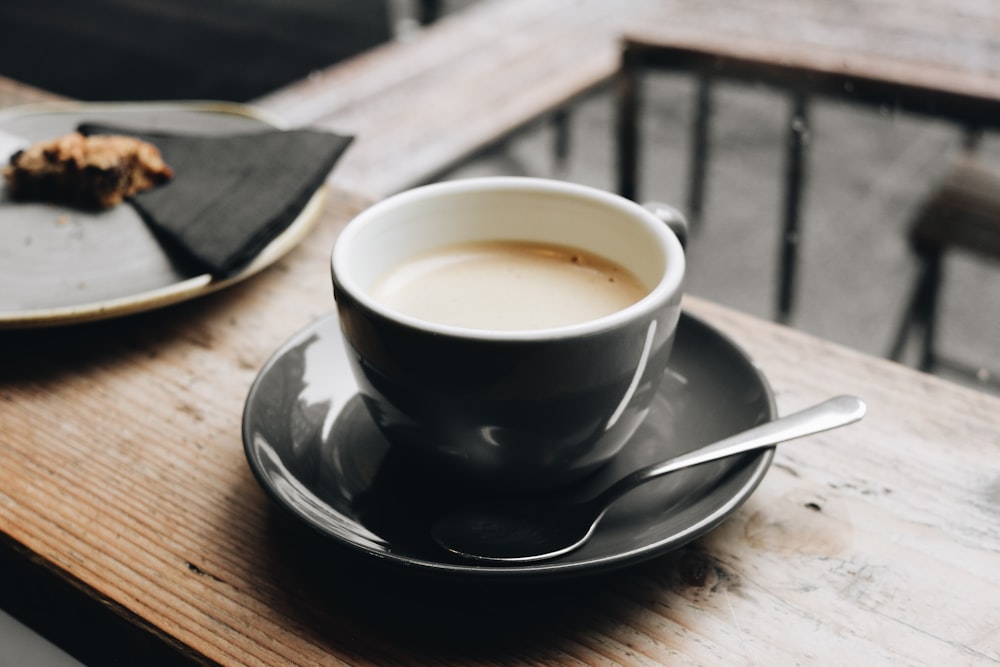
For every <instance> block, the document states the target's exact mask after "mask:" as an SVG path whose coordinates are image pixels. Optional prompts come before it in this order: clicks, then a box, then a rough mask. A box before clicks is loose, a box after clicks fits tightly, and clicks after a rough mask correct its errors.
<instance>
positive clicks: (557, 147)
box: [552, 109, 571, 176]
mask: <svg viewBox="0 0 1000 667" xmlns="http://www.w3.org/2000/svg"><path fill="white" fill-rule="evenodd" d="M570 129H571V128H570V112H569V110H568V109H559V110H557V111H556V112H555V113H553V114H552V131H553V136H552V157H553V163H552V167H553V168H552V171H553V173H554V175H556V176H562V175H565V174H566V170H567V169H568V167H569V150H570V139H571V137H570Z"/></svg>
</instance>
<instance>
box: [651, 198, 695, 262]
mask: <svg viewBox="0 0 1000 667" xmlns="http://www.w3.org/2000/svg"><path fill="white" fill-rule="evenodd" d="M642 207H643V208H645V209H646V210H647V211H649V212H650V213H652V214H653V215H655V216H656V217H657V218H659V219H660V220H662V221H663V223H664V224H665V225H666V226H667V227H669V228H670V231H672V232H673V233H674V235H675V236H676V237H677V240H678V241H680V242H681V247H682V248H684V249H685V250H687V240H688V221H687V218H685V217H684V214H683V213H681V212H680V211H679V210H677V209H676V208H674V207H673V206H671V205H670V204H664V203H662V202H657V201H654V202H648V203H645V204H643V205H642Z"/></svg>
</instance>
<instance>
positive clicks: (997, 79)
mask: <svg viewBox="0 0 1000 667" xmlns="http://www.w3.org/2000/svg"><path fill="white" fill-rule="evenodd" d="M623 39H624V43H623V53H622V62H621V70H620V72H619V76H618V79H617V86H616V90H617V108H618V128H617V137H618V142H617V151H618V158H617V166H618V175H617V177H618V191H619V192H620V193H621V194H622V195H624V196H626V197H629V198H632V199H635V198H637V197H638V196H639V193H638V185H637V184H638V169H639V162H640V158H639V152H640V147H641V141H640V136H639V115H640V109H639V107H640V100H641V94H640V90H639V88H640V84H641V74H642V73H643V72H644V71H646V70H648V69H651V68H655V69H660V70H667V71H675V72H684V73H690V74H692V75H694V76H696V77H698V78H699V79H700V85H699V88H698V93H697V95H696V111H695V122H694V126H693V128H692V132H691V134H692V147H693V151H692V157H691V168H690V171H691V179H690V181H689V194H688V197H689V198H688V212H689V213H690V214H692V217H693V218H694V220H695V221H697V218H698V216H699V214H700V211H701V208H702V200H703V197H704V189H705V188H704V180H705V178H706V174H707V173H708V167H707V162H708V152H709V146H708V144H709V141H708V134H709V124H708V118H709V116H710V114H711V92H710V87H711V85H712V84H713V83H714V82H717V81H727V80H728V81H740V82H752V83H756V84H763V85H766V86H768V87H771V88H774V89H776V90H778V91H781V92H782V93H783V94H787V96H788V98H789V120H788V123H787V128H788V129H787V139H786V148H785V150H786V161H785V167H784V182H785V191H784V202H783V207H782V218H783V219H782V221H781V224H782V233H781V245H782V248H781V258H780V266H779V267H778V298H777V303H776V309H775V310H776V319H778V320H779V321H784V322H787V321H788V320H789V319H790V318H791V314H792V310H793V305H794V303H793V302H794V296H795V295H794V283H795V277H796V272H797V251H798V245H799V241H800V239H801V236H802V234H801V229H800V209H801V204H802V197H803V190H804V188H805V185H806V180H807V166H808V164H807V150H808V144H809V141H808V136H809V129H810V128H809V103H810V100H811V99H812V98H816V97H818V98H826V99H835V100H839V101H843V102H848V103H852V104H860V105H866V106H869V107H873V108H875V109H892V110H893V111H903V112H908V113H912V114H916V115H922V116H926V117H931V118H934V119H938V120H943V121H947V122H950V123H953V124H955V125H956V126H958V127H959V128H961V129H962V130H963V131H964V132H966V134H967V136H968V138H969V139H968V142H969V143H970V144H972V143H974V141H975V138H976V137H978V135H979V134H980V133H982V132H983V131H985V130H998V129H1000V76H998V74H1000V72H998V70H995V69H994V70H990V71H987V72H980V71H975V70H973V69H972V68H968V69H962V68H959V67H955V66H951V65H948V66H940V65H935V64H933V63H926V62H918V61H909V60H906V59H903V58H898V57H889V56H882V55H880V54H874V55H873V54H871V53H865V52H862V51H859V50H855V49H853V48H852V49H847V48H838V49H829V48H820V47H817V46H815V45H813V44H810V43H801V42H800V43H796V42H794V41H791V40H786V41H781V40H776V39H761V38H753V37H747V36H745V35H740V36H735V35H724V34H720V33H711V32H709V31H706V30H701V29H697V30H696V29H691V27H690V25H687V26H684V27H683V28H679V26H678V23H677V22H673V23H670V22H667V21H663V20H661V21H655V20H654V21H650V22H649V24H647V25H645V26H640V27H633V28H632V29H631V30H629V31H628V32H627V33H626V34H625V36H624V38H623ZM877 39H878V33H873V35H872V37H871V40H873V41H875V40H877Z"/></svg>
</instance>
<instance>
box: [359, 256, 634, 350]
mask: <svg viewBox="0 0 1000 667" xmlns="http://www.w3.org/2000/svg"><path fill="white" fill-rule="evenodd" d="M647 292H648V289H647V288H646V287H645V286H644V285H643V284H642V283H640V282H639V279H638V278H636V277H635V276H634V275H632V273H631V272H630V271H629V270H628V269H626V268H625V267H623V266H621V265H620V264H617V263H615V262H612V261H610V260H608V259H605V258H604V257H601V256H599V255H596V254H594V253H591V252H588V251H586V250H583V249H581V248H573V247H570V246H564V245H555V244H550V243H534V242H528V241H476V242H471V243H460V244H454V245H448V246H443V247H441V248H435V249H434V250H431V251H429V252H425V253H421V254H420V255H417V256H415V257H411V258H409V259H407V260H404V261H403V262H401V263H400V264H398V265H396V266H394V267H392V268H390V269H389V271H388V272H386V273H385V274H384V275H382V276H381V277H380V278H379V279H378V281H376V283H375V284H374V285H373V286H372V287H371V289H370V290H369V294H370V295H371V297H372V298H373V299H375V300H376V301H378V302H380V303H382V304H383V305H385V306H386V307H388V308H390V309H392V310H395V311H398V312H401V313H406V314H408V315H412V316H414V317H416V318H419V319H422V320H426V321H428V322H437V323H440V324H448V325H453V326H458V327H467V328H470V329H484V330H496V331H510V330H515V331H516V330H525V331H527V330H532V329H549V328H555V327H561V326H566V325H570V324H577V323H579V322H586V321H587V320H593V319H597V318H599V317H604V316H606V315H610V314H612V313H614V312H616V311H619V310H622V309H623V308H627V307H628V306H630V305H632V304H633V303H636V302H637V301H639V300H640V299H642V297H644V296H645V295H646V293H647Z"/></svg>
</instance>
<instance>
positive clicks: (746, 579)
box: [0, 192, 1000, 665]
mask: <svg viewBox="0 0 1000 667" xmlns="http://www.w3.org/2000/svg"><path fill="white" fill-rule="evenodd" d="M364 204H365V202H364V201H363V200H360V199H358V198H356V197H352V196H349V195H347V194H345V193H342V192H341V193H337V194H335V195H334V196H332V197H331V198H330V201H329V203H328V209H327V211H326V213H325V216H324V218H323V220H322V222H321V223H320V226H319V227H318V229H317V231H316V232H314V234H313V236H312V237H310V238H309V239H308V241H307V242H306V243H305V244H303V245H302V246H300V247H299V248H298V249H296V250H294V251H293V252H292V253H291V254H290V255H288V256H287V257H286V258H285V259H284V260H282V261H280V262H279V263H278V264H277V265H275V266H274V267H272V268H270V269H268V270H267V271H265V272H264V273H262V274H261V275H259V276H257V277H255V278H253V279H251V280H249V281H247V282H246V283H244V284H241V285H238V286H236V287H233V288H231V289H229V290H226V291H224V292H221V293H218V294H214V295H210V296H207V297H204V298H202V299H199V300H196V301H194V302H189V303H186V304H181V305H177V306H173V307H170V308H166V309H163V310H160V311H156V312H152V313H147V314H143V315H138V316H134V317H130V318H125V319H122V320H116V321H110V322H104V323H95V324H89V325H82V326H79V327H67V328H61V329H52V330H42V331H35V332H28V331H12V332H3V334H2V337H0V348H2V356H0V535H2V539H0V545H2V548H3V550H4V551H5V552H10V551H14V552H17V553H19V554H22V555H25V557H26V558H27V559H29V560H31V561H32V562H33V563H34V564H35V565H36V566H37V567H40V568H43V569H45V570H47V571H49V572H51V573H54V575H55V576H56V577H57V578H58V579H59V580H60V581H61V582H62V584H63V586H64V587H65V589H66V591H70V590H73V591H83V592H84V594H85V595H86V596H88V597H90V598H93V599H96V600H98V601H99V602H100V607H99V608H100V610H101V612H100V613H103V614H109V615H114V616H116V617H118V618H121V619H124V623H126V624H128V625H130V626H135V627H138V628H140V629H141V631H142V632H144V633H149V634H151V635H153V636H154V637H156V638H158V641H159V646H160V649H161V650H163V651H164V652H165V653H164V654H163V656H161V657H163V659H164V660H166V659H167V658H168V657H169V658H170V659H183V660H193V661H195V662H205V663H218V664H226V665H246V664H267V665H283V664H300V665H306V664H308V665H312V664H463V665H470V664H483V665H500V664H550V663H566V664H609V665H610V664H618V665H659V664H667V663H669V664H734V665H735V664H747V665H749V664H769V665H770V664H833V663H836V664H894V665H895V664H898V665H912V664H936V665H944V664H948V665H957V664H992V663H995V662H996V661H998V660H1000V639H998V637H1000V607H998V606H997V604H996V600H998V599H1000V472H998V470H1000V466H998V465H997V463H998V462H1000V435H998V434H1000V400H998V399H996V398H993V397H991V396H988V395H985V394H980V393H976V392H973V391H970V390H966V389H962V388H960V387H957V386H955V385H952V384H950V383H947V382H945V381H942V380H939V379H935V378H933V377H930V376H926V375H922V374H919V373H916V372H914V371H911V370H908V369H906V368H904V367H902V366H898V365H896V364H893V363H890V362H886V361H882V360H878V359H873V358H870V357H867V356H864V355H861V354H858V353H855V352H853V351H850V350H847V349H844V348H841V347H838V346H836V345H833V344H830V343H826V342H823V341H820V340H817V339H815V338H811V337H808V336H805V335H803V334H800V333H797V332H795V331H793V330H791V329H788V328H784V327H781V326H778V325H774V324H769V323H765V322H762V321H759V320H757V319H754V318H751V317H748V316H745V315H742V314H739V313H737V312H734V311H732V310H728V309H726V308H722V307H719V306H715V305H712V304H709V303H706V302H704V301H700V300H696V299H688V300H687V302H686V304H685V305H686V308H687V309H688V310H689V311H690V312H692V313H694V314H695V315H697V316H699V317H702V318H704V319H706V320H707V321H709V322H710V323H712V324H714V325H715V326H717V327H719V328H720V329H721V330H723V331H724V332H726V333H728V334H729V335H730V336H731V337H733V339H734V340H736V341H738V343H739V344H740V345H742V346H744V347H745V348H746V349H747V350H748V351H749V352H750V353H751V355H752V356H753V357H754V358H755V359H756V360H757V362H758V364H759V365H760V367H761V368H762V369H763V371H764V373H765V374H766V375H767V377H768V378H769V379H770V381H771V382H772V384H773V386H774V389H775V391H776V396H777V402H778V405H779V409H780V412H782V413H786V412H789V411H791V410H794V409H797V408H800V407H804V406H805V405H807V404H808V403H811V402H813V401H817V400H819V399H821V398H824V397H826V396H828V395H831V394H834V393H841V392H853V393H857V394H859V395H860V396H863V397H864V398H865V399H866V400H867V401H868V403H869V406H870V411H869V415H868V416H867V417H866V418H865V420H864V421H862V422H861V423H860V424H856V425H854V426H851V427H849V428H845V429H841V430H838V431H834V432H830V433H826V434H823V435H819V436H815V437H813V438H811V441H810V442H808V443H802V444H800V445H796V446H795V447H794V448H788V449H782V448H779V451H778V455H777V457H776V459H775V464H774V466H773V467H772V469H771V471H770V472H769V474H768V476H767V477H766V479H765V480H764V482H763V483H762V484H761V486H760V488H759V489H758V490H757V492H756V493H755V494H754V495H753V496H752V497H751V499H750V500H749V501H748V502H747V503H746V504H745V505H744V506H743V507H742V508H741V509H740V510H739V511H737V512H736V513H735V514H734V515H733V516H732V517H731V518H730V519H729V520H728V521H726V522H725V523H724V524H723V525H722V526H720V527H719V528H718V529H717V530H715V531H714V532H712V533H711V534H709V535H708V536H706V537H705V538H703V539H700V540H698V541H696V542H695V543H693V544H691V545H689V546H687V547H684V548H682V549H680V550H678V551H676V552H673V553H671V554H668V555H665V556H663V557H660V558H656V559H654V560H652V561H650V562H648V563H646V564H642V565H639V566H636V567H634V568H630V569H627V570H624V571H621V572H616V573H610V574H605V575H601V576H597V577H593V578H584V579H574V580H568V581H562V582H551V583H544V584H543V583H538V584H527V583H526V584H523V585H521V584H515V585H512V584H510V583H506V584H503V585H489V584H486V583H483V584H468V583H459V582H451V581H449V580H445V579H437V578H431V577H428V576H425V575H417V574H415V573H412V572H407V571H406V570H405V569H402V568H400V569H397V568H392V567H386V566H385V565H384V564H380V563H376V562H368V561H366V560H363V559H361V558H359V557H357V556H352V555H350V554H347V553H344V552H343V551H342V550H340V549H339V548H337V547H336V546H334V545H332V544H330V543H329V542H327V541H326V540H325V539H322V538H320V537H318V536H317V535H315V534H313V533H312V532H311V531H309V530H306V529H305V528H303V527H301V526H299V525H298V524H297V523H296V522H295V521H294V520H293V519H291V518H290V517H289V516H287V515H286V514H285V513H284V512H283V511H281V510H280V509H279V508H277V507H276V506H275V505H274V504H273V503H272V502H271V501H270V500H269V499H268V498H267V497H266V496H265V494H264V492H263V491H262V490H261V489H260V488H259V486H258V485H257V483H256V481H255V480H254V478H253V476H252V474H251V472H250V470H249V467H248V466H247V464H246V461H245V459H244V456H243V449H242V443H241V438H240V419H241V414H242V408H243V401H244V399H245V397H246V393H247V390H248V389H249V386H250V384H251V382H252V381H253V379H254V377H255V375H256V373H257V371H258V370H259V369H260V367H261V366H262V365H263V363H264V362H265V361H266V359H267V358H268V356H269V355H270V354H271V353H272V352H273V351H274V350H275V349H276V348H277V347H278V346H279V345H280V344H281V343H282V342H283V341H284V340H285V339H286V338H287V337H289V336H290V335H291V334H293V333H294V332H296V331H297V330H298V329H300V328H301V327H302V326H304V325H305V324H307V323H308V322H310V321H312V320H314V319H315V318H317V317H319V316H322V315H324V314H325V313H327V312H328V311H330V310H331V309H332V308H333V300H332V295H331V290H330V284H329V276H328V262H327V259H328V252H329V249H330V247H331V245H332V242H333V240H334V238H335V236H336V233H337V231H338V230H339V228H340V227H341V225H343V224H344V222H345V221H346V220H347V219H348V218H349V217H350V216H351V215H352V214H354V213H355V212H357V211H358V210H360V209H361V208H362V207H363V206H364ZM8 576H9V575H8ZM8 584H9V582H4V587H6V586H7V585H8ZM0 590H3V587H0ZM7 590H10V589H9V588H7ZM67 595H68V592H67ZM0 603H3V601H2V600H0ZM54 603H55V604H54V606H53V610H54V611H52V616H53V618H52V619H50V620H51V621H52V623H53V624H58V623H60V622H61V623H64V624H66V623H69V624H73V623H75V624H83V625H84V626H85V625H86V622H87V620H88V619H83V618H73V617H69V618H66V617H63V618H60V614H59V604H58V603H59V599H58V589H57V595H56V599H55V600H54ZM89 640H90V641H92V642H100V643H103V645H104V650H105V655H106V654H107V653H108V652H110V653H112V654H114V652H115V651H114V649H115V637H106V636H96V635H95V636H91V637H90V638H89ZM109 647H110V648H109ZM123 650H124V649H123ZM123 659H124V660H125V661H126V663H127V662H128V655H127V653H126V655H125V656H123Z"/></svg>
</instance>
